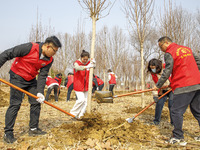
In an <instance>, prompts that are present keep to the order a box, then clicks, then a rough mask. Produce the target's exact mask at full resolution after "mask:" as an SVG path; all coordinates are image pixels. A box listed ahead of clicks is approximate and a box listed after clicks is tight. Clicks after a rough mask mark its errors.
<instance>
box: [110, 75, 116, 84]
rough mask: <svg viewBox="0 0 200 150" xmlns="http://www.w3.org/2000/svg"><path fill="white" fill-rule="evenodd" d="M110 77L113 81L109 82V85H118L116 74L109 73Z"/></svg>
mask: <svg viewBox="0 0 200 150" xmlns="http://www.w3.org/2000/svg"><path fill="white" fill-rule="evenodd" d="M109 75H110V76H111V79H110V80H109V84H116V77H115V74H113V73H109Z"/></svg>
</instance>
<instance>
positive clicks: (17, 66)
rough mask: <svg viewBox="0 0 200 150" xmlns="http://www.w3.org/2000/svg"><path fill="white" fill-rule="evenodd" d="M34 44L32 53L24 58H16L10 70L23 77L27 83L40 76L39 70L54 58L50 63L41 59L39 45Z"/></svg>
mask: <svg viewBox="0 0 200 150" xmlns="http://www.w3.org/2000/svg"><path fill="white" fill-rule="evenodd" d="M32 44H33V46H32V48H31V51H30V52H29V53H28V54H27V55H25V56H23V57H16V58H15V61H14V62H13V63H12V66H11V68H10V69H11V70H12V71H13V72H14V73H15V74H17V75H19V76H21V77H22V78H24V79H25V80H26V81H30V80H32V79H34V78H35V77H36V75H37V74H38V70H39V69H40V68H42V67H44V66H46V65H48V64H49V63H51V62H52V60H53V57H51V58H50V60H49V61H45V60H42V59H39V44H37V43H32Z"/></svg>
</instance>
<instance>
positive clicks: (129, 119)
mask: <svg viewBox="0 0 200 150" xmlns="http://www.w3.org/2000/svg"><path fill="white" fill-rule="evenodd" d="M171 91H172V89H170V90H168V91H167V92H166V93H164V94H163V95H161V96H160V97H159V98H158V99H161V98H162V97H164V96H165V95H167V94H168V93H169V92H171ZM154 103H155V101H154V102H152V103H151V104H149V105H148V106H147V107H145V108H144V109H143V110H141V111H140V112H139V113H138V114H136V115H135V116H133V117H132V118H127V119H126V121H128V123H132V122H133V120H134V119H135V118H136V117H137V116H139V115H140V114H141V113H143V112H144V111H145V110H147V109H148V108H149V107H150V106H151V105H153V104H154Z"/></svg>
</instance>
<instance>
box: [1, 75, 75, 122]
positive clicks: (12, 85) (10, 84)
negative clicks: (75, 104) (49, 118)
mask: <svg viewBox="0 0 200 150" xmlns="http://www.w3.org/2000/svg"><path fill="white" fill-rule="evenodd" d="M0 81H1V82H3V83H5V84H7V85H9V86H11V87H12V88H15V89H17V90H19V91H21V92H23V93H25V94H27V95H29V96H31V97H33V98H35V99H38V98H39V97H37V96H35V95H33V94H31V93H29V92H27V91H25V90H23V89H21V88H19V87H17V86H15V85H14V84H12V83H10V82H7V81H5V80H3V79H1V78H0ZM44 103H45V104H47V105H49V106H51V107H53V108H55V109H57V110H59V111H61V112H63V113H65V114H67V115H69V116H72V117H73V118H76V117H75V116H74V115H72V114H71V113H68V112H66V111H65V110H63V109H61V108H59V107H57V106H55V105H53V104H51V103H49V102H47V101H44ZM76 119H77V118H76Z"/></svg>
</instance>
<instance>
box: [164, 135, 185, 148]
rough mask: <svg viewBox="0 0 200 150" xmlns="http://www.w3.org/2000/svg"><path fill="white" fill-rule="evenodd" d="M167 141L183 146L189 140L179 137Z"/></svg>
mask: <svg viewBox="0 0 200 150" xmlns="http://www.w3.org/2000/svg"><path fill="white" fill-rule="evenodd" d="M166 143H169V144H179V145H181V146H186V145H187V142H185V141H184V139H177V138H174V137H173V138H171V139H170V140H169V141H166Z"/></svg>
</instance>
